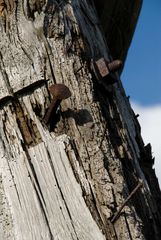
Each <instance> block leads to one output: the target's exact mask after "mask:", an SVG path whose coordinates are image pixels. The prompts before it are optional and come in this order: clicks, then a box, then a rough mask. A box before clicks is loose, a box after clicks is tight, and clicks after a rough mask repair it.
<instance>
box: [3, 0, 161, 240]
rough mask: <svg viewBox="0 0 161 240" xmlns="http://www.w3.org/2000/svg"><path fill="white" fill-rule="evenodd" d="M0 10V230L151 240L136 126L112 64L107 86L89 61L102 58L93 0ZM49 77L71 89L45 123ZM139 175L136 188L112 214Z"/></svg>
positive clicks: (104, 50)
mask: <svg viewBox="0 0 161 240" xmlns="http://www.w3.org/2000/svg"><path fill="white" fill-rule="evenodd" d="M7 9H8V8H7ZM7 16H8V18H7V19H6V18H5V16H4V17H3V18H1V19H0V23H1V24H0V26H1V30H2V35H0V43H1V44H0V51H1V55H0V56H1V59H0V66H1V67H0V72H1V75H0V76H1V79H2V81H0V84H1V85H0V89H1V91H0V92H1V97H0V98H1V99H0V124H1V128H0V176H1V182H0V202H1V207H0V211H1V215H0V220H1V222H2V225H1V228H0V236H2V239H4V240H12V239H15V240H19V239H36V240H40V239H42V240H46V239H59V240H64V239H77V240H78V239H79V240H84V239H87V240H88V239H96V240H97V239H98V240H101V239H110V240H118V239H119V240H124V239H137V240H142V239H152V238H151V237H152V236H153V237H154V236H155V238H154V239H155V240H159V234H160V232H159V224H160V223H158V225H157V224H156V226H157V227H156V226H155V224H154V226H153V227H152V230H151V235H150V233H149V229H150V225H151V224H150V220H149V219H153V221H154V222H155V221H156V222H157V221H158V222H159V214H160V213H159V212H158V213H157V211H156V209H157V207H154V206H155V205H154V204H153V203H155V204H156V202H155V200H154V199H153V197H152V196H151V189H150V188H149V186H150V185H149V183H147V179H146V178H145V175H144V173H143V171H142V168H141V165H140V158H141V156H142V155H141V151H144V144H143V142H142V139H141V136H140V126H139V124H138V122H137V121H136V118H135V116H134V113H133V111H132V109H131V107H130V104H129V102H128V101H127V98H126V95H125V93H124V90H123V88H122V85H121V82H120V80H119V77H118V74H116V75H115V77H116V79H117V83H116V84H114V85H113V86H109V85H108V83H106V82H101V81H97V80H96V79H95V78H94V76H93V74H92V72H91V70H90V59H93V58H94V59H95V58H97V57H98V56H100V55H101V56H102V57H105V58H106V59H108V60H110V59H111V54H110V51H109V49H108V47H107V46H106V41H105V38H104V35H103V34H102V29H101V27H100V22H99V19H98V17H97V15H96V9H95V6H94V4H93V3H92V2H91V1H86V0H81V1H78V0H73V1H69V2H66V1H60V2H58V1H38V2H36V1H33V0H32V1H31V0H30V1H27V0H26V1H16V2H15V5H14V7H13V8H12V11H11V12H10V13H9V15H7ZM6 20H7V24H8V25H7V28H6V24H5V21H6ZM6 48H7V49H9V51H5V49H6ZM54 83H63V84H65V85H67V86H68V87H69V89H70V91H71V92H72V96H71V97H70V98H69V99H66V100H64V101H63V102H62V103H61V106H60V109H59V110H58V116H53V119H52V120H51V122H50V127H49V126H46V125H44V122H43V118H44V116H45V114H46V110H47V108H48V104H49V102H50V100H51V96H50V93H49V86H50V85H51V84H54ZM56 118H58V119H56ZM48 127H49V128H48ZM138 179H142V180H143V181H144V187H143V189H142V190H141V191H140V192H138V193H137V195H136V196H135V197H134V198H133V199H132V201H131V202H130V203H129V204H127V205H126V206H125V208H124V211H123V212H122V213H121V215H120V217H119V218H118V220H117V221H116V222H115V223H114V224H112V223H111V219H112V217H113V216H114V214H115V213H116V212H117V211H118V209H119V207H120V205H121V204H122V203H123V202H124V201H125V199H126V198H127V197H128V195H129V193H130V192H131V191H132V190H133V189H134V187H135V186H136V183H137V182H138Z"/></svg>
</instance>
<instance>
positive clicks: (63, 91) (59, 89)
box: [44, 84, 71, 124]
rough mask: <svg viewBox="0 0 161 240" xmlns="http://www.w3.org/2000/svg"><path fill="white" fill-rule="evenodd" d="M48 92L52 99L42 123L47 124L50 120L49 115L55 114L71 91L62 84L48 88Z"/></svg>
mask: <svg viewBox="0 0 161 240" xmlns="http://www.w3.org/2000/svg"><path fill="white" fill-rule="evenodd" d="M49 91H50V93H51V94H52V96H53V99H52V101H51V103H50V105H49V108H48V110H47V113H46V115H45V117H44V123H45V124H47V123H48V122H49V120H50V117H51V114H52V113H53V112H56V110H57V108H58V106H59V105H60V103H61V101H62V100H63V99H66V98H69V97H70V96H71V91H70V90H69V88H68V87H67V86H65V85H64V84H53V85H51V86H50V87H49Z"/></svg>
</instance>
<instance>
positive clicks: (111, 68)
mask: <svg viewBox="0 0 161 240" xmlns="http://www.w3.org/2000/svg"><path fill="white" fill-rule="evenodd" d="M121 67H122V61H121V60H118V59H117V60H114V61H112V62H110V63H108V69H109V71H110V72H116V71H118V70H119V69H120V68H121Z"/></svg>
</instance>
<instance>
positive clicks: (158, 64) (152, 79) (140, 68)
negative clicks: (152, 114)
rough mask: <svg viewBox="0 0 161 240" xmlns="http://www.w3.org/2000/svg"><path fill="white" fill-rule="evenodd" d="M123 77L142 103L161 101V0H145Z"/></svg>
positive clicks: (131, 91)
mask: <svg viewBox="0 0 161 240" xmlns="http://www.w3.org/2000/svg"><path fill="white" fill-rule="evenodd" d="M121 78H122V81H123V84H124V87H125V90H126V93H127V95H130V96H131V99H132V100H133V101H136V102H138V103H140V104H142V105H152V104H157V103H161V0H144V1H143V7H142V10H141V14H140V17H139V21H138V24H137V27H136V31H135V34H134V37H133V41H132V44H131V47H130V49H129V53H128V57H127V60H126V63H125V68H124V71H123V73H122V76H121Z"/></svg>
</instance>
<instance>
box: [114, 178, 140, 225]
mask: <svg viewBox="0 0 161 240" xmlns="http://www.w3.org/2000/svg"><path fill="white" fill-rule="evenodd" d="M142 186H143V181H142V180H140V181H139V183H138V184H137V186H136V187H135V188H134V190H133V191H132V192H131V193H130V195H129V196H128V197H127V198H126V200H125V201H124V202H123V204H122V205H121V207H120V208H119V210H118V211H117V212H116V214H115V215H114V217H113V218H112V220H111V222H112V223H114V222H115V221H116V220H117V219H118V218H119V216H120V214H121V211H122V209H123V208H124V207H125V205H126V203H127V202H128V201H129V200H130V199H131V198H132V197H133V195H134V194H135V193H136V192H137V191H138V190H139V189H140V188H141V187H142Z"/></svg>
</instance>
